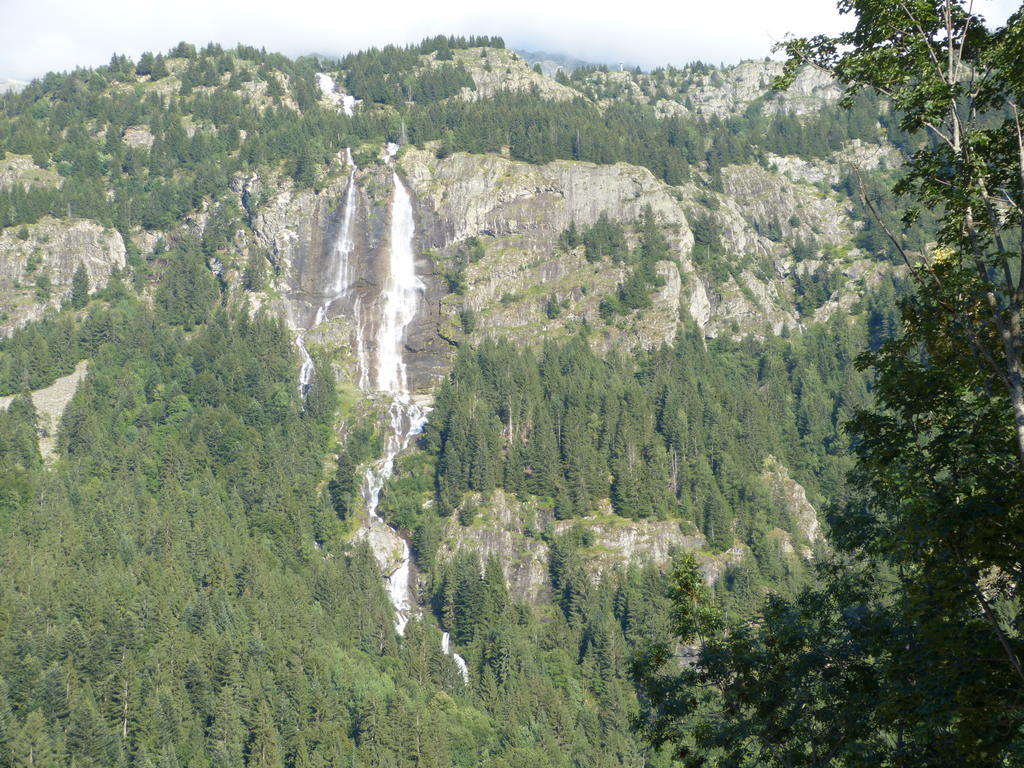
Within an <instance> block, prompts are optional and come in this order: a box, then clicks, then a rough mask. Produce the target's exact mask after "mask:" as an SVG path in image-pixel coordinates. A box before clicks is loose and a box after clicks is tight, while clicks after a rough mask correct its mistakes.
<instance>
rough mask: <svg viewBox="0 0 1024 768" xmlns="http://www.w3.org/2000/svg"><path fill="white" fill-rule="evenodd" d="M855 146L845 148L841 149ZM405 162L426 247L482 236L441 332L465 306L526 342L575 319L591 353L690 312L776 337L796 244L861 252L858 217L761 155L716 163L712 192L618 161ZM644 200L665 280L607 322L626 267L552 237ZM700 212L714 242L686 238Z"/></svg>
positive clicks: (460, 157) (833, 255)
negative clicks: (637, 306) (717, 180)
mask: <svg viewBox="0 0 1024 768" xmlns="http://www.w3.org/2000/svg"><path fill="white" fill-rule="evenodd" d="M862 149H863V148H862V147H860V146H851V147H850V148H848V151H846V154H847V155H857V153H859V152H862ZM837 154H838V153H837ZM836 162H838V160H837V161H836ZM822 165H823V167H826V165H825V164H824V163H823V164H822ZM402 166H403V168H404V169H405V172H406V174H407V177H408V179H409V182H410V184H411V185H412V187H413V188H414V190H415V192H416V195H417V197H418V199H419V203H420V207H421V209H422V216H423V217H424V218H428V219H431V220H432V221H434V222H435V225H434V227H433V231H432V233H431V237H430V243H429V244H430V245H431V246H432V247H433V248H434V249H436V251H437V252H438V253H437V259H438V261H439V263H441V264H442V265H451V264H453V263H454V260H457V257H458V253H459V251H460V249H462V248H463V246H464V245H465V243H466V241H467V240H468V239H469V238H477V239H479V240H480V242H481V244H482V245H483V246H484V248H483V256H482V258H480V259H479V260H478V261H475V262H472V263H469V264H467V265H465V267H464V269H463V277H464V282H465V285H464V286H463V287H462V288H461V289H460V290H461V294H460V295H451V296H448V297H447V298H446V299H445V300H444V305H443V308H442V317H443V318H444V319H446V320H447V322H446V323H442V334H443V335H445V336H446V337H447V338H451V339H455V340H457V339H459V338H461V337H462V336H463V335H464V333H465V332H467V323H466V322H465V321H464V318H465V317H466V315H467V313H469V314H471V315H472V322H471V323H470V324H469V325H470V326H471V328H469V331H471V332H475V333H477V334H486V335H491V336H506V337H509V338H511V339H515V340H517V341H520V342H524V343H530V342H536V341H538V340H540V339H542V338H546V337H552V336H554V337H557V336H564V335H567V334H571V333H574V332H575V331H576V330H578V329H579V328H581V327H583V326H584V325H585V326H586V327H588V328H589V329H590V330H591V337H590V338H591V339H592V343H593V345H594V346H595V348H596V349H598V350H601V351H604V350H607V349H611V348H613V347H619V348H621V347H636V346H641V347H650V346H653V345H657V344H660V343H662V342H671V341H672V339H673V338H674V337H675V334H676V331H677V329H678V326H679V322H680V317H681V316H682V317H685V316H687V315H688V316H689V317H690V318H692V319H693V320H694V321H696V323H697V324H698V325H699V326H700V327H701V328H702V329H703V330H704V332H705V334H706V335H707V336H709V337H714V336H721V335H727V336H735V335H742V334H751V333H752V334H756V335H766V334H779V333H781V332H782V331H783V329H785V328H789V329H791V330H792V329H798V328H800V327H801V325H802V324H803V323H804V322H805V321H806V318H803V317H801V316H800V314H799V313H798V311H797V309H796V303H797V301H796V300H797V297H796V294H795V291H794V285H793V279H794V275H795V274H796V273H798V272H800V270H801V268H800V267H799V264H798V262H797V261H796V259H795V257H794V253H795V252H796V251H797V250H798V249H799V248H802V249H803V250H804V251H807V250H808V249H810V251H811V252H812V253H822V252H826V251H827V252H828V253H829V254H830V255H829V256H828V264H829V266H830V267H838V268H843V269H846V268H847V267H849V266H850V265H852V264H855V263H858V262H859V261H865V260H864V259H862V254H860V253H859V252H858V251H857V250H856V249H855V248H854V247H853V246H852V241H853V238H854V236H855V234H856V229H857V228H856V225H855V223H854V222H853V221H852V220H851V218H850V215H851V212H850V211H849V210H848V207H847V206H848V204H847V203H843V202H841V201H840V199H839V198H838V196H836V195H835V194H834V193H832V192H831V191H825V190H823V189H822V188H820V187H819V186H815V185H812V184H810V183H807V182H805V181H801V180H799V179H794V178H792V177H791V175H787V174H783V173H780V172H778V171H775V170H771V169H766V168H763V167H761V166H759V165H739V166H729V167H726V168H724V169H722V191H721V192H719V193H716V192H713V191H712V190H711V189H709V188H708V187H706V186H703V185H700V184H697V183H690V184H686V185H683V186H680V187H669V186H668V185H666V184H664V183H663V182H661V181H659V180H658V179H656V178H654V176H653V175H652V174H651V173H650V172H649V171H648V170H646V169H643V168H637V167H635V166H630V165H627V164H622V163H620V164H617V165H611V166H599V165H594V164H591V163H582V162H572V161H564V160H559V161H555V162H552V163H548V164H547V165H542V166H538V165H529V164H526V163H522V162H517V161H513V160H510V159H508V158H504V157H500V156H495V155H486V156H485V155H469V154H463V153H456V154H454V155H451V156H450V157H447V158H445V159H442V160H439V159H437V158H436V157H435V156H434V155H433V154H432V153H430V152H428V151H418V150H409V151H408V152H407V153H406V154H405V155H404V157H403V159H402ZM647 206H650V208H651V210H652V211H653V212H654V214H655V215H656V217H657V219H658V221H659V223H660V224H661V226H662V228H663V231H664V232H665V234H666V236H667V238H668V240H669V243H670V253H669V255H670V259H671V260H669V261H665V262H662V263H661V264H659V265H658V267H657V271H658V273H659V275H660V276H661V278H662V280H663V281H664V285H663V286H661V287H660V288H657V289H656V290H655V291H654V293H653V294H652V306H651V307H650V308H648V309H644V310H642V311H640V312H634V313H631V314H629V315H626V316H619V317H615V318H612V319H611V320H609V321H606V320H605V319H604V318H602V317H601V314H600V311H599V307H600V303H601V300H602V299H603V298H604V297H606V296H608V295H609V294H611V293H613V292H614V291H615V290H616V287H617V285H618V284H619V283H620V282H622V280H623V279H624V277H625V275H626V268H625V267H623V266H622V265H618V264H615V263H613V262H612V261H610V260H608V259H604V260H601V261H598V262H597V263H590V262H587V260H586V259H585V257H584V254H583V250H582V248H578V249H566V248H564V247H561V246H560V245H559V236H560V235H561V233H562V232H563V231H564V230H565V229H566V228H567V227H568V226H569V224H570V222H575V223H576V225H577V226H578V227H586V226H589V225H591V224H593V223H594V222H595V221H596V220H597V218H598V217H599V216H600V215H601V214H602V213H606V214H608V215H609V217H611V218H612V219H615V220H618V221H620V222H622V223H623V224H624V225H625V226H626V229H627V232H630V231H631V225H632V224H633V222H635V221H636V220H637V219H638V218H639V217H640V214H641V211H643V210H644V209H645V208H646V207H647ZM702 222H707V223H708V225H709V226H710V227H712V228H714V229H715V231H716V232H717V234H716V235H715V237H716V238H717V240H718V241H719V246H716V247H718V248H720V249H721V251H722V252H721V253H715V254H712V253H711V251H710V247H708V252H707V253H705V252H704V250H702V249H703V248H705V247H706V246H703V245H697V246H695V244H694V235H693V227H694V226H696V225H697V224H700V223H702ZM631 237H632V242H631V245H635V236H632V235H631ZM695 248H696V250H695ZM819 258H823V257H819ZM711 261H717V263H715V264H713V263H711ZM867 261H870V260H867ZM818 263H824V262H821V261H819V262H816V264H818ZM698 264H700V265H702V266H697V265H698ZM862 266H863V265H862ZM803 271H806V268H803ZM859 271H860V272H864V271H865V268H861V269H860V270H859ZM801 274H802V272H801ZM862 287H863V285H862V284H861V282H860V281H852V282H851V283H850V286H849V290H848V291H847V292H846V293H844V294H842V295H836V296H832V297H829V301H830V306H833V307H839V306H849V305H850V304H851V303H852V301H853V300H854V299H855V296H856V295H857V290H858V289H860V288H862Z"/></svg>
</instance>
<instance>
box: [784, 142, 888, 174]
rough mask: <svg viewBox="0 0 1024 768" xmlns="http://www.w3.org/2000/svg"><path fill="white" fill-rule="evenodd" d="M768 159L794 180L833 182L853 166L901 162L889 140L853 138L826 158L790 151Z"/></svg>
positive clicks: (882, 166)
mask: <svg viewBox="0 0 1024 768" xmlns="http://www.w3.org/2000/svg"><path fill="white" fill-rule="evenodd" d="M768 163H769V165H771V166H773V167H774V169H775V170H777V171H778V172H779V173H782V174H784V175H785V176H787V177H789V178H791V179H793V180H794V181H804V182H808V183H810V184H835V183H837V182H838V181H839V180H840V179H841V178H842V176H843V175H845V174H847V173H850V172H851V171H853V170H858V171H861V172H868V171H878V170H881V171H884V170H895V169H897V168H899V167H900V166H901V165H902V164H903V156H902V155H901V154H900V152H899V150H898V149H896V147H894V146H892V145H891V144H867V143H865V142H863V141H861V140H860V139H853V140H852V141H849V142H847V143H846V145H845V146H844V147H843V148H842V149H840V150H837V151H835V152H833V153H832V155H831V156H830V157H828V158H824V159H813V160H805V159H803V158H800V157H794V156H791V155H772V154H769V155H768Z"/></svg>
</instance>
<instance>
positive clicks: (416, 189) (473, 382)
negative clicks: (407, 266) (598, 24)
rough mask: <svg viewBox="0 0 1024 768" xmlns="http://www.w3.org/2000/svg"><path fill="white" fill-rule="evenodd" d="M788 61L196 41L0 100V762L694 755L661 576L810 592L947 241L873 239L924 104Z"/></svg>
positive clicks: (360, 762) (717, 603)
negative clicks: (685, 751) (675, 733)
mask: <svg viewBox="0 0 1024 768" xmlns="http://www.w3.org/2000/svg"><path fill="white" fill-rule="evenodd" d="M779 74H781V66H780V65H776V64H772V63H767V62H747V63H745V64H742V65H740V66H738V67H730V68H721V69H719V68H715V67H710V66H707V65H703V64H695V65H692V66H690V67H687V68H684V69H665V70H657V71H655V72H652V73H642V72H625V73H610V72H607V71H602V70H601V69H599V68H598V69H595V68H580V69H577V70H575V71H574V72H564V71H559V72H557V73H556V74H555V75H554V76H547V75H544V74H542V73H541V72H540V71H537V70H535V69H533V68H531V67H529V66H528V65H527V64H526V62H525V61H524V60H523V59H522V58H520V57H519V56H518V55H516V54H515V53H513V52H512V51H510V50H508V49H506V48H505V46H504V42H503V41H502V40H501V39H500V38H495V37H480V38H476V37H473V38H460V37H444V36H440V37H436V38H431V39H428V40H425V41H423V43H421V44H419V45H414V46H408V47H394V46H389V47H386V48H384V49H371V50H368V51H362V52H359V53H353V54H350V55H348V56H346V57H344V58H342V59H340V60H326V59H321V58H313V57H309V58H300V59H297V60H292V59H288V58H286V57H284V56H281V55H278V54H272V53H267V52H265V51H263V50H257V49H255V48H250V47H245V46H239V47H237V48H235V49H230V50H226V49H222V48H221V47H220V46H218V45H214V44H211V45H208V46H206V47H205V48H201V49H197V48H196V47H195V46H193V45H190V44H187V43H182V44H180V45H178V46H177V47H176V48H174V49H173V50H171V51H168V52H166V53H161V54H149V53H147V54H145V55H143V56H142V57H141V58H140V59H139V60H138V61H133V60H130V59H128V58H126V57H124V56H121V55H115V56H114V57H113V58H112V59H111V61H110V63H109V65H107V66H103V67H99V68H96V69H92V70H87V69H80V70H76V71H74V72H69V73H51V74H49V75H47V76H46V77H44V78H41V79H40V80H37V81H35V82H33V83H31V84H30V85H28V86H27V87H26V88H25V89H24V90H22V91H21V92H20V93H17V94H13V93H8V94H4V95H2V96H0V228H2V229H0V302H2V303H0V325H2V327H3V329H4V330H5V332H6V334H7V335H6V337H5V338H3V339H2V340H0V395H6V396H12V401H11V404H10V406H9V407H8V408H7V410H6V411H4V412H2V413H0V466H2V472H0V562H2V563H3V565H2V566H0V573H2V574H3V576H4V579H3V580H2V583H0V768H7V766H11V767H12V768H14V767H15V766H17V768H22V766H26V767H27V766H40V767H44V768H46V767H49V766H72V765H73V766H78V767H79V768H88V767H90V766H96V768H99V767H100V766H132V767H133V768H134V767H135V766H138V767H139V768H143V767H145V766H151V767H152V768H172V767H173V766H210V767H211V768H214V767H215V768H221V767H223V768H229V767H230V768H242V767H243V766H244V767H245V768H249V767H250V766H253V767H256V766H258V767H259V768H264V767H266V768H283V767H284V766H287V768H300V767H301V768H306V767H311V766H325V767H326V766H349V765H351V766H438V767H439V768H440V767H441V766H467V767H468V766H493V767H494V768H498V767H499V766H508V767H509V768H511V767H512V766H524V765H530V766H618V765H631V766H632V765H650V766H669V765H673V764H676V763H675V760H676V756H675V755H674V750H673V748H672V745H659V746H658V747H652V746H651V745H650V740H649V739H648V736H649V734H644V733H643V732H641V731H640V730H637V729H636V725H637V724H638V723H650V722H652V721H654V720H655V719H656V718H657V717H658V716H659V713H661V712H662V710H659V709H658V707H659V706H661V705H662V703H663V702H662V701H659V700H657V697H653V698H652V696H651V695H650V687H649V686H647V687H645V685H646V684H647V683H649V682H650V678H649V675H648V677H647V678H645V677H644V674H645V673H644V672H643V670H642V669H641V668H640V667H638V666H637V662H638V660H642V659H649V658H650V654H651V649H652V648H659V647H660V648H671V649H672V650H671V655H672V656H673V657H676V656H680V657H685V658H688V659H691V660H693V658H695V656H696V654H697V652H698V647H697V646H698V645H699V644H698V643H697V642H695V640H694V638H693V637H692V636H683V633H681V632H680V631H679V626H678V621H677V619H678V616H677V614H678V611H677V610H676V612H675V613H674V612H673V611H674V608H673V605H674V601H673V598H674V597H675V598H678V594H679V592H678V589H675V591H674V590H673V583H675V582H673V580H672V578H670V575H669V574H670V573H671V571H672V565H673V562H677V563H683V564H684V566H685V567H691V566H692V569H693V573H696V574H699V576H697V577H695V578H696V579H697V581H699V582H700V583H701V585H702V588H706V589H707V594H706V595H704V596H703V597H702V598H701V599H704V597H706V599H707V600H708V601H709V604H711V605H713V606H714V609H715V611H716V612H718V614H720V615H721V617H723V621H726V622H728V623H729V625H730V626H740V627H744V626H746V627H750V626H755V625H757V624H758V621H759V619H758V616H759V613H758V612H759V611H760V610H761V608H762V606H763V605H764V604H765V600H766V599H768V598H772V599H778V598H795V596H797V595H801V594H803V590H804V589H806V588H808V587H810V586H813V585H814V584H816V583H818V579H819V578H820V574H819V571H818V567H817V566H818V565H819V564H820V563H822V562H830V557H831V555H830V551H831V547H832V545H831V544H830V543H829V542H828V540H827V539H826V537H825V531H824V526H823V522H824V520H823V516H822V517H821V518H820V517H819V513H822V512H824V511H825V510H826V509H832V508H838V505H839V504H841V503H842V502H843V501H844V500H845V499H846V498H847V497H848V496H849V495H850V493H851V491H850V489H849V487H848V484H847V473H848V472H849V471H850V470H851V469H852V468H853V467H854V463H855V455H856V451H857V450H858V449H860V447H861V446H860V445H859V444H857V443H855V442H853V441H851V438H850V436H849V434H848V433H847V431H846V429H845V425H846V423H847V422H848V421H849V419H850V418H851V417H852V416H854V414H855V413H856V412H858V411H859V410H860V409H863V408H867V407H868V406H869V405H870V404H871V402H872V396H873V391H874V389H875V385H876V373H875V370H874V369H873V368H871V367H870V366H868V365H856V364H855V361H856V360H857V358H858V356H859V355H861V354H862V353H864V352H865V351H870V350H878V349H879V348H881V347H882V346H883V345H884V343H885V342H886V341H888V340H890V339H892V338H894V337H897V336H898V335H899V331H900V316H899V309H898V301H899V297H900V296H902V295H905V293H906V291H907V288H908V281H907V278H908V276H910V272H909V270H908V269H907V267H906V265H905V263H904V262H903V259H902V257H903V256H904V255H905V254H906V253H908V252H909V253H919V252H922V251H924V250H926V249H927V247H928V244H929V242H930V241H932V240H933V239H934V238H935V236H936V230H937V227H938V224H937V220H936V215H937V213H939V212H940V211H925V212H924V213H923V214H922V215H920V216H919V217H918V218H917V219H916V220H914V221H912V222H908V223H907V225H906V226H905V227H903V228H902V229H901V233H900V236H899V237H898V238H896V239H891V238H889V237H888V236H887V234H886V229H887V228H888V229H889V230H890V231H891V230H892V228H893V227H896V226H899V224H898V222H899V221H900V210H899V207H898V206H897V204H896V202H895V200H894V197H893V195H892V193H891V192H890V191H889V190H890V187H891V185H892V183H893V181H894V179H895V178H896V177H897V175H898V174H899V173H900V170H899V169H900V166H901V165H902V164H903V163H905V162H906V160H907V156H908V154H909V153H910V152H911V151H913V150H914V149H917V148H919V147H921V146H922V144H921V140H922V139H921V133H920V132H919V131H918V130H917V128H919V127H920V126H911V125H908V124H906V123H905V122H901V121H900V118H899V115H900V114H901V113H898V112H896V111H894V110H893V108H892V104H891V103H890V102H889V101H888V100H887V99H884V98H879V97H878V96H876V95H874V94H873V93H871V92H869V91H863V92H861V93H860V94H857V95H856V96H855V97H854V98H853V99H852V101H851V104H850V105H849V106H848V107H846V106H841V105H840V104H839V103H838V102H837V99H838V95H839V90H840V89H839V86H838V85H837V84H836V83H835V82H834V81H831V80H815V79H814V76H813V75H812V74H807V73H806V72H805V73H804V74H802V75H801V77H804V78H805V81H800V82H801V83H803V85H799V84H798V86H797V87H791V88H790V89H788V90H782V91H779V92H778V93H775V92H773V91H771V89H770V86H771V83H772V80H773V78H774V77H775V76H777V75H779ZM805 86H806V87H805ZM403 201H404V202H403ZM402 205H406V206H407V210H406V209H405V208H401V210H400V206H402ZM869 208H872V209H874V212H875V214H877V215H876V216H873V215H872V212H871V211H870V210H869ZM406 213H407V214H408V216H407V218H406V217H405V214H406ZM399 237H403V238H406V239H405V240H404V241H403V242H401V243H399ZM405 247H408V248H409V249H411V251H412V252H411V253H408V254H407V255H408V256H409V261H410V263H411V264H412V272H413V273H414V274H406V275H404V276H399V275H396V274H395V273H394V272H393V271H392V268H393V265H394V264H395V263H397V258H398V257H397V255H396V254H397V253H398V251H399V250H400V249H402V248H405ZM403 253H404V251H403ZM398 277H404V278H407V279H406V282H405V283H404V285H407V286H409V287H410V290H409V294H410V295H412V296H414V297H415V301H414V302H413V305H412V306H411V307H408V306H403V307H400V308H399V309H398V310H396V309H395V308H394V306H392V305H391V304H389V303H388V301H389V297H391V298H393V297H394V296H395V295H396V294H397V293H398V289H397V288H396V279H397V278H398ZM399 310H400V311H399ZM388 334H391V335H390V336H388ZM389 341H390V342H394V344H393V347H388V346H387V344H386V342H389ZM391 349H394V350H397V351H396V352H394V354H395V355H397V361H396V360H392V359H391V358H388V357H387V354H386V352H387V350H391ZM82 364H87V366H88V372H87V374H85V377H84V379H82V381H81V383H79V384H78V385H77V390H74V391H73V395H72V392H70V391H69V392H68V393H67V396H68V398H67V402H66V403H64V402H61V403H60V404H59V406H60V407H59V409H58V412H60V410H62V412H63V415H62V417H61V418H60V419H59V421H57V422H54V423H49V422H47V421H46V420H45V419H40V418H39V416H38V414H37V413H36V410H35V407H34V405H33V400H32V396H33V393H38V391H39V390H41V389H43V388H44V387H47V386H48V385H51V384H53V383H54V382H55V381H58V380H62V381H63V380H64V379H63V378H62V377H66V376H68V375H69V374H71V373H72V371H74V370H76V366H79V365H82ZM387 364H391V365H392V366H393V367H392V369H391V370H390V372H389V371H388V370H387V369H386V365H387ZM389 377H390V378H389ZM385 381H386V382H389V384H388V386H385V385H383V384H381V382H385ZM75 382H77V379H75ZM71 388H72V389H74V385H73V384H72V385H71ZM421 415H423V416H425V419H426V421H425V424H422V431H420V428H421V424H420V422H418V421H417V419H418V418H419V417H420V416H421ZM41 436H42V437H45V438H46V439H48V440H52V441H53V445H54V446H55V451H54V453H53V455H50V454H49V453H48V452H46V451H43V452H41V450H40V443H39V441H38V438H39V437H41ZM381 457H384V458H383V459H382V458H381ZM392 458H396V459H397V460H396V461H395V462H394V466H393V467H392V464H391V459H392ZM375 483H379V486H380V487H379V488H378V489H377V490H378V491H379V496H378V495H377V492H376V491H375V490H374V486H375ZM378 501H379V506H378ZM378 510H379V513H380V518H377V515H376V512H377V511H378ZM382 541H383V543H382ZM403 547H404V549H403ZM688 558H692V559H688ZM676 573H677V574H678V573H679V570H678V569H677V570H676ZM382 576H383V578H382ZM401 579H404V583H402V582H400V580H401ZM676 586H677V587H678V584H676ZM694 590H697V588H696V587H694ZM405 593H408V600H406V595H405ZM703 594H704V593H702V595H703ZM403 601H405V602H403ZM404 619H409V623H408V625H405V624H404ZM648 671H649V670H648ZM638 680H639V681H640V682H642V683H644V685H640V684H638ZM645 680H646V682H645ZM687 738H689V737H687ZM655 741H657V739H655ZM663 741H664V740H663ZM722 764H723V765H725V764H726V763H722ZM823 764H829V763H823ZM852 764H854V763H851V765H852Z"/></svg>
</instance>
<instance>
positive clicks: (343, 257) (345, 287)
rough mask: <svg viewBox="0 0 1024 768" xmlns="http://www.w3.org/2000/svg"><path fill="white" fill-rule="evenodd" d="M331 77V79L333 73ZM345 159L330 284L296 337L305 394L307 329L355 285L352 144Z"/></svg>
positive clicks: (309, 369)
mask: <svg viewBox="0 0 1024 768" xmlns="http://www.w3.org/2000/svg"><path fill="white" fill-rule="evenodd" d="M324 77H327V75H324ZM327 79H328V80H330V78H329V77H327ZM332 82H333V81H332ZM345 162H346V163H347V164H348V166H349V169H350V170H349V174H348V186H347V187H346V189H345V212H344V214H343V215H342V219H341V229H339V230H338V237H337V238H336V239H335V241H334V253H333V256H334V259H333V261H332V271H331V280H330V284H329V287H328V289H327V291H325V292H324V294H323V296H322V297H321V304H320V306H319V307H317V310H316V316H315V317H314V318H313V322H312V323H311V324H310V326H309V328H307V329H305V330H303V331H301V332H300V333H299V334H298V336H296V338H295V345H296V346H297V347H298V348H299V354H300V355H301V356H302V366H301V367H300V368H299V394H300V395H302V396H303V397H305V396H306V393H307V392H308V391H309V385H310V382H311V381H312V380H313V358H312V356H311V355H310V354H309V350H308V349H306V331H310V330H312V329H314V328H316V327H317V326H318V325H320V323H322V322H324V321H325V320H326V319H327V315H328V310H330V308H331V305H332V304H334V302H335V301H337V300H338V299H341V298H343V297H344V296H345V295H346V294H347V293H348V291H349V288H351V286H352V263H351V259H350V258H349V256H350V255H351V253H352V250H353V249H354V247H355V243H354V241H353V240H352V219H353V216H354V214H355V210H356V171H357V170H358V169H357V168H356V164H355V162H354V161H353V160H352V150H350V149H349V148H348V147H346V148H345Z"/></svg>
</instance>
